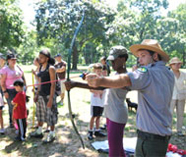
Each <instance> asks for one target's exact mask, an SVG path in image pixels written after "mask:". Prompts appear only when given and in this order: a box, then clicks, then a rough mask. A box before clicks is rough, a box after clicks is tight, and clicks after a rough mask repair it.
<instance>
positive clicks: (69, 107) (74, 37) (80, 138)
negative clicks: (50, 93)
mask: <svg viewBox="0 0 186 157" xmlns="http://www.w3.org/2000/svg"><path fill="white" fill-rule="evenodd" d="M84 16H85V10H83V13H82V18H81V21H80V23H79V24H78V26H77V28H76V30H75V33H74V36H73V38H72V42H71V44H70V49H69V52H68V67H67V81H70V65H71V54H72V48H73V46H74V43H75V39H76V36H77V34H78V32H79V29H80V27H81V25H82V23H83V20H84ZM67 95H68V110H69V115H70V120H71V122H72V125H73V128H74V130H75V132H76V134H77V136H78V137H79V140H80V141H81V145H82V147H83V149H85V145H84V142H83V139H82V137H81V135H80V134H79V132H78V130H77V127H76V125H75V122H74V119H73V116H72V107H71V101H70V91H67Z"/></svg>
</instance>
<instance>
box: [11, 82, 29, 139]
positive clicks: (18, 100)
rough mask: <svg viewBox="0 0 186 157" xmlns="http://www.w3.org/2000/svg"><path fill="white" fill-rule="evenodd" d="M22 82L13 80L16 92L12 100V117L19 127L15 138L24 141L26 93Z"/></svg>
mask: <svg viewBox="0 0 186 157" xmlns="http://www.w3.org/2000/svg"><path fill="white" fill-rule="evenodd" d="M23 86H24V83H23V81H21V80H17V81H15V82H14V88H15V90H16V91H17V92H18V93H17V94H16V96H15V98H14V99H13V100H12V104H13V105H14V108H13V118H14V119H15V120H16V122H17V124H18V129H19V135H18V136H17V137H16V140H19V141H25V137H26V127H27V124H26V118H27V109H26V95H25V92H24V91H23Z"/></svg>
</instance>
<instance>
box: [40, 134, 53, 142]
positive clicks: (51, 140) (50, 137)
mask: <svg viewBox="0 0 186 157" xmlns="http://www.w3.org/2000/svg"><path fill="white" fill-rule="evenodd" d="M54 140H55V134H51V133H49V134H48V135H47V136H46V138H45V139H44V140H43V143H50V142H53V141H54Z"/></svg>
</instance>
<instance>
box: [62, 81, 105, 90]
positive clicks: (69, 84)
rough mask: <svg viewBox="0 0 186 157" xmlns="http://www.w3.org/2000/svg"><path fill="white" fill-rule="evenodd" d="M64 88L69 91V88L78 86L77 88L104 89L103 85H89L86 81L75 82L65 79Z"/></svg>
mask: <svg viewBox="0 0 186 157" xmlns="http://www.w3.org/2000/svg"><path fill="white" fill-rule="evenodd" d="M65 87H66V90H67V91H69V90H70V89H71V88H74V87H78V88H84V89H94V90H104V89H106V88H105V87H96V88H95V87H91V86H89V85H88V84H87V83H83V82H75V81H66V82H65Z"/></svg>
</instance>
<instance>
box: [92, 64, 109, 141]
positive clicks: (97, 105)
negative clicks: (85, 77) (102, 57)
mask: <svg viewBox="0 0 186 157" xmlns="http://www.w3.org/2000/svg"><path fill="white" fill-rule="evenodd" d="M102 68H103V67H102V65H101V64H100V63H97V64H94V66H93V72H94V73H96V74H97V75H99V76H102ZM90 91H91V92H92V93H91V100H90V104H91V119H90V124H89V131H88V139H89V140H92V139H93V133H94V135H95V136H98V137H104V136H106V135H105V134H104V133H103V132H101V130H100V129H99V124H100V117H101V116H102V114H103V109H104V108H103V94H104V93H103V91H102V90H92V89H91V90H90ZM94 122H95V123H96V129H95V132H94V130H93V128H94Z"/></svg>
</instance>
